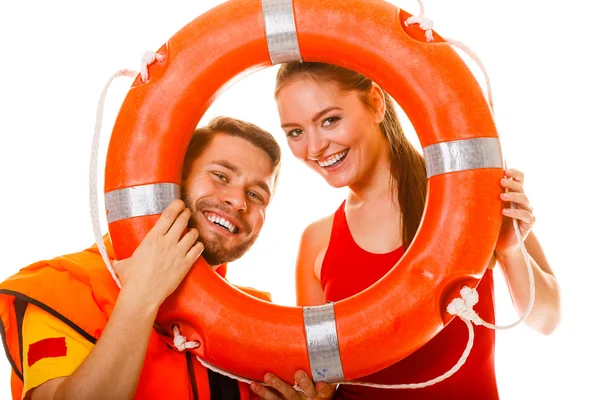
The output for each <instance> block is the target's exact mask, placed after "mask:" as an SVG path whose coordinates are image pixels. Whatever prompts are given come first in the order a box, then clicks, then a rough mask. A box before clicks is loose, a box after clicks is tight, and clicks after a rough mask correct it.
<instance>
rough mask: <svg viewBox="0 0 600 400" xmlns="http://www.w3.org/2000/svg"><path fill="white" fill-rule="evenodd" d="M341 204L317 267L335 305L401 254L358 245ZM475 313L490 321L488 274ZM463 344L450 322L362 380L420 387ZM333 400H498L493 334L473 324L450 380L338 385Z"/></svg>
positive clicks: (460, 327) (451, 361)
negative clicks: (461, 360)
mask: <svg viewBox="0 0 600 400" xmlns="http://www.w3.org/2000/svg"><path fill="white" fill-rule="evenodd" d="M344 205H345V202H344V203H342V205H341V206H340V208H339V209H338V210H337V211H336V213H335V216H334V219H333V227H332V229H331V238H330V240H329V247H328V248H327V252H326V253H325V257H324V259H323V265H322V267H321V286H322V287H323V291H324V293H325V299H326V300H327V301H339V300H342V299H345V298H346V297H349V296H352V295H354V294H357V293H359V292H361V291H362V290H364V289H366V288H368V287H369V286H371V285H372V284H374V283H375V282H377V281H378V280H379V279H381V278H382V277H383V276H384V275H385V274H386V273H387V272H388V271H389V270H390V269H391V268H392V267H393V266H394V265H396V263H397V262H398V260H399V259H400V257H401V256H402V254H403V253H404V251H403V249H402V247H400V248H399V249H396V250H394V251H392V252H390V253H386V254H373V253H369V252H367V251H365V250H363V249H362V248H361V247H359V246H358V245H357V244H356V242H355V241H354V239H353V238H352V234H351V233H350V228H349V227H348V222H347V221H346V214H345V212H344ZM477 291H478V292H479V303H477V305H476V306H475V307H474V309H475V311H477V312H478V313H479V315H480V316H481V317H482V318H483V319H484V320H486V321H489V322H491V323H494V297H493V294H494V281H493V277H492V273H491V271H487V272H486V273H485V274H484V276H483V279H482V280H481V282H480V284H479V286H478V287H477ZM467 340H468V331H467V328H466V326H465V324H464V323H463V322H462V321H461V320H459V319H458V318H455V319H453V320H452V322H450V323H449V324H448V325H447V326H446V327H445V328H444V329H443V330H442V331H441V332H440V333H439V334H438V335H437V336H435V337H434V338H433V339H432V340H430V341H429V342H428V343H427V344H426V345H424V346H423V347H421V348H420V349H419V350H417V351H415V352H414V353H413V354H411V355H410V356H408V357H406V358H405V359H403V360H401V361H400V362H398V363H396V364H394V365H392V366H390V367H388V368H386V369H384V370H382V371H379V372H377V373H374V374H372V375H369V376H367V377H364V378H363V379H361V380H364V381H368V382H375V383H382V384H391V383H396V384H397V383H420V382H425V381H428V380H430V379H432V378H436V377H437V376H439V375H441V374H443V373H445V372H446V371H447V370H449V369H450V368H452V367H453V366H454V365H455V364H456V362H457V361H458V359H459V358H460V356H461V355H462V353H463V351H464V349H465V345H466V344H467ZM335 398H336V399H343V400H355V399H356V400H358V399H360V400H382V399H403V400H407V399H409V400H410V399H427V400H432V399H436V400H437V399H444V400H448V399H461V400H469V399H477V400H494V399H498V398H499V397H498V389H497V386H496V374H495V371H494V331H493V330H491V329H487V328H485V327H483V326H475V341H474V345H473V349H472V350H471V353H470V354H469V357H468V358H467V361H466V362H465V364H464V365H463V366H462V368H461V369H460V370H458V371H457V372H456V373H455V374H454V375H452V376H451V377H450V378H448V379H446V380H445V381H442V382H440V383H437V384H435V385H433V386H430V387H427V388H423V389H397V390H392V389H377V388H369V387H365V386H354V385H340V386H339V388H338V390H337V392H336V396H335Z"/></svg>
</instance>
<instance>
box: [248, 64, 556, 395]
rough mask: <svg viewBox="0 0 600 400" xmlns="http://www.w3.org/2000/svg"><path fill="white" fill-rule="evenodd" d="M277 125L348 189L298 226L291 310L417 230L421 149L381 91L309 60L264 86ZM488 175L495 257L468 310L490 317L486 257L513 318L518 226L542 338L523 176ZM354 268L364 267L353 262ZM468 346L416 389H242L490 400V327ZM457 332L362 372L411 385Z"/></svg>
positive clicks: (278, 384) (544, 283)
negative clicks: (498, 221)
mask: <svg viewBox="0 0 600 400" xmlns="http://www.w3.org/2000/svg"><path fill="white" fill-rule="evenodd" d="M275 96H276V100H277V103H278V107H279V114H280V118H281V126H282V128H283V129H284V131H285V133H286V135H287V140H288V145H289V146H290V149H291V151H292V153H293V154H294V156H295V157H296V158H298V159H299V160H301V161H302V162H304V163H305V164H306V165H307V166H309V167H310V168H311V169H313V170H314V171H316V172H317V173H318V174H320V175H321V176H322V177H323V178H324V179H325V180H326V181H327V183H329V184H330V185H331V186H333V187H345V186H347V187H348V189H349V190H348V196H347V198H346V200H345V201H344V202H343V203H342V204H341V206H340V207H339V209H338V210H337V211H336V212H335V213H334V214H332V215H329V216H327V217H325V218H323V219H321V220H318V221H316V222H313V223H312V224H311V225H309V226H308V227H307V228H306V230H305V232H304V234H303V237H302V241H301V244H300V250H299V255H298V263H297V272H296V277H297V301H298V305H300V306H311V305H318V304H324V303H325V302H328V301H339V300H342V299H344V298H346V297H348V296H351V295H353V294H356V293H359V292H360V291H362V290H364V289H366V288H367V287H369V286H370V285H372V284H373V283H375V282H376V281H377V280H379V279H380V278H381V277H382V276H383V275H385V273H386V272H387V271H389V269H391V268H392V267H393V266H394V265H395V264H396V263H397V262H398V260H399V259H400V257H401V256H402V254H403V251H404V249H406V248H407V247H408V245H409V244H410V242H411V241H412V240H413V238H414V236H415V232H416V231H417V228H418V226H419V222H420V220H421V215H422V213H423V207H424V203H425V191H426V189H425V187H426V172H425V162H424V159H423V157H422V156H421V154H420V153H419V152H418V151H417V150H416V149H415V148H414V147H413V146H412V145H411V144H410V142H409V141H408V140H407V139H406V137H405V136H404V133H403V131H402V128H401V126H400V122H399V119H398V117H397V115H396V112H395V109H394V106H393V103H392V100H391V98H390V96H389V95H388V94H387V93H385V92H384V91H383V90H382V89H381V88H380V87H379V86H378V85H377V84H375V83H374V82H372V81H371V80H369V79H368V78H366V77H365V76H363V75H360V74H358V73H356V72H353V71H350V70H347V69H344V68H341V67H337V66H333V65H329V64H321V63H307V62H304V63H289V64H284V65H282V66H281V68H280V70H279V72H278V75H277V85H276V92H275ZM505 175H506V178H505V179H502V180H501V181H500V182H499V185H501V187H502V188H504V189H505V191H506V193H502V195H501V199H502V200H503V201H506V202H513V203H514V204H515V206H516V207H515V209H511V208H510V206H509V204H508V203H507V206H506V208H504V209H503V210H502V213H503V215H504V216H505V217H506V218H505V219H504V222H503V226H502V230H501V233H500V237H499V239H498V242H497V245H496V248H495V257H494V258H493V259H492V260H490V263H489V269H488V270H487V272H486V273H485V274H484V276H483V278H482V280H481V283H480V284H479V286H478V288H477V289H478V292H479V298H480V301H479V303H478V304H477V305H476V306H475V310H476V311H477V312H478V313H479V315H480V316H481V317H482V318H483V319H484V320H486V321H489V322H494V307H493V276H492V271H491V269H492V268H493V266H494V265H495V264H496V261H498V262H499V263H500V265H501V267H502V270H503V272H504V273H505V274H506V277H507V282H508V286H509V289H510V292H511V296H512V299H513V303H514V305H515V308H516V310H517V312H518V313H519V314H521V315H522V314H523V313H524V312H525V310H526V308H527V305H528V302H529V282H528V276H527V268H526V264H525V260H524V259H523V256H522V255H521V253H520V249H519V243H518V240H517V238H516V234H515V232H514V230H513V225H512V219H513V218H514V219H516V220H517V221H518V225H519V229H520V231H521V234H522V236H523V238H524V239H525V245H526V248H527V250H528V252H529V255H530V259H531V263H532V266H533V269H534V276H535V286H536V300H535V304H534V307H533V309H532V311H531V313H530V315H529V317H528V318H527V319H526V321H525V322H526V323H527V324H528V325H529V326H531V327H532V328H534V329H535V330H537V331H539V332H541V333H543V334H549V333H551V332H552V331H553V330H554V328H555V327H556V326H557V324H558V322H559V320H560V302H559V292H558V284H557V282H556V279H555V277H554V274H553V273H552V270H551V269H550V266H549V265H548V262H547V260H546V258H545V256H544V254H543V251H542V248H541V246H540V244H539V243H538V241H537V239H536V237H535V235H534V234H533V232H531V229H532V226H533V223H534V217H533V214H532V208H531V205H530V204H529V200H528V199H527V196H526V195H525V193H524V191H523V174H522V173H521V172H520V171H517V170H506V172H505ZM364 266H368V268H365V267H364ZM475 331H476V332H475V343H474V346H473V349H472V351H471V354H470V356H469V358H468V359H467V361H466V363H465V364H464V366H463V367H462V368H461V369H460V370H459V371H458V372H457V373H456V374H454V375H453V376H451V377H450V378H448V379H447V380H445V381H443V382H441V383H438V384H436V385H433V386H431V387H427V388H423V389H416V390H389V389H374V388H368V387H364V386H353V385H339V387H338V388H337V390H336V391H335V394H334V389H333V387H332V386H329V385H327V384H325V383H324V382H319V383H318V384H317V385H316V386H315V385H314V384H313V383H312V381H311V380H310V379H309V377H308V375H306V373H305V372H303V371H298V372H297V373H296V380H297V382H298V385H299V387H300V388H301V389H302V391H303V392H304V393H300V392H296V391H295V390H294V388H292V387H291V386H289V385H287V384H285V383H284V382H283V381H281V380H280V379H279V378H277V377H275V376H273V375H272V374H267V375H266V376H265V382H267V384H269V386H271V388H270V389H268V388H266V387H264V386H261V385H258V384H253V385H252V388H253V390H254V391H255V393H257V394H258V395H259V396H260V397H261V398H263V399H266V400H271V399H280V398H285V399H295V398H302V399H304V398H315V399H318V398H332V397H333V396H335V398H336V399H400V398H401V399H453V398H460V399H471V398H472V399H497V398H498V390H497V386H496V379H495V371H494V331H493V330H489V329H487V328H485V327H481V326H479V327H476V328H475ZM466 339H467V334H466V329H465V328H464V323H463V322H462V321H460V320H459V319H457V318H456V319H454V320H453V321H452V322H450V323H449V324H448V325H447V326H446V327H445V328H444V329H443V330H442V331H441V332H440V333H439V334H438V335H437V336H436V337H435V338H433V339H432V340H431V341H430V342H428V343H427V344H426V345H425V346H423V347H422V348H420V349H419V350H417V351H416V352H414V353H413V354H411V355H410V356H408V357H406V358H405V359H403V360H401V361H400V362H398V363H396V364H394V365H392V366H391V367H389V368H386V369H384V370H383V371H379V372H377V373H375V374H372V375H370V376H368V377H365V378H364V379H363V380H365V381H370V382H377V383H388V384H389V383H418V382H424V381H427V380H429V379H432V378H435V377H437V376H439V375H441V374H443V373H444V372H446V371H447V370H448V369H450V368H451V367H452V366H454V364H455V363H456V362H457V360H458V359H459V358H460V355H461V353H462V351H463V350H464V348H463V347H462V346H461V345H458V343H465V341H466Z"/></svg>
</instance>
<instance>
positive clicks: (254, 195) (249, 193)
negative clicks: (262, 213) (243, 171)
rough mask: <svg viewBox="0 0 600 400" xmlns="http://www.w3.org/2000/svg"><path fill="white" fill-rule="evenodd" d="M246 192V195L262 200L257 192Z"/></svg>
mask: <svg viewBox="0 0 600 400" xmlns="http://www.w3.org/2000/svg"><path fill="white" fill-rule="evenodd" d="M247 193H248V196H250V197H252V198H254V199H256V200H258V201H261V202H262V201H263V199H262V197H261V196H260V195H259V194H258V193H255V192H247Z"/></svg>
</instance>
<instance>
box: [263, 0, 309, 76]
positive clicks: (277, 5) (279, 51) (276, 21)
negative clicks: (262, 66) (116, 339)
mask: <svg viewBox="0 0 600 400" xmlns="http://www.w3.org/2000/svg"><path fill="white" fill-rule="evenodd" d="M262 8H263V15H264V18H265V31H266V35H267V45H268V46H269V57H271V62H272V63H273V65H276V64H281V63H285V62H290V61H302V56H301V55H300V46H299V45H298V36H297V35H296V23H295V22H294V7H293V4H292V0H262Z"/></svg>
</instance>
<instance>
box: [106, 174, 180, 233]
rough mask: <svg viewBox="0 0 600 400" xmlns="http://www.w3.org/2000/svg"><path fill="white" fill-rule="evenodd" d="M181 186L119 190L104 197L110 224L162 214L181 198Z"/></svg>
mask: <svg viewBox="0 0 600 400" xmlns="http://www.w3.org/2000/svg"><path fill="white" fill-rule="evenodd" d="M179 194H180V189H179V185H176V184H174V183H155V184H151V185H143V186H133V187H129V188H125V189H117V190H113V191H112V192H108V193H106V194H105V195H104V201H105V202H106V212H107V214H108V215H107V218H108V222H109V223H111V222H115V221H119V220H122V219H127V218H132V217H141V216H144V215H154V214H160V213H162V212H163V211H164V210H165V208H167V206H168V205H169V204H171V202H172V201H173V200H175V199H178V198H179Z"/></svg>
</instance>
